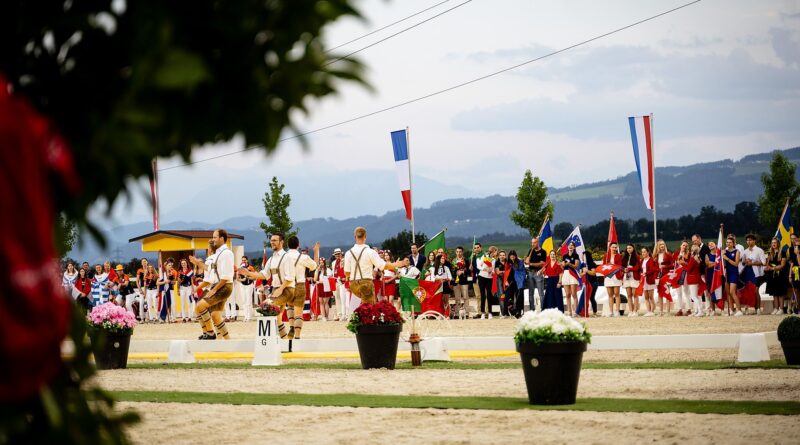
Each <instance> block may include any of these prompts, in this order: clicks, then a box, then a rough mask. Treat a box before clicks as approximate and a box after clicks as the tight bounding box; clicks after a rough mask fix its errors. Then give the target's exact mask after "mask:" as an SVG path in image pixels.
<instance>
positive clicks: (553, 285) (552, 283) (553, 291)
mask: <svg viewBox="0 0 800 445" xmlns="http://www.w3.org/2000/svg"><path fill="white" fill-rule="evenodd" d="M542 270H543V275H544V277H545V279H546V280H547V288H546V289H545V293H544V303H543V305H542V306H543V308H544V309H558V310H559V311H561V312H564V294H563V293H562V291H561V277H562V276H563V275H564V268H563V267H561V263H559V262H558V259H557V258H556V251H555V250H551V251H550V256H549V257H548V259H547V261H546V262H545V263H544V269H542Z"/></svg>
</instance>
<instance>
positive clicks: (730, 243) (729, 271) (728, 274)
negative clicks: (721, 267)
mask: <svg viewBox="0 0 800 445" xmlns="http://www.w3.org/2000/svg"><path fill="white" fill-rule="evenodd" d="M725 243H726V244H727V247H726V248H725V251H724V252H723V253H722V255H723V257H722V260H723V262H724V264H725V283H726V284H725V292H726V294H727V296H728V308H729V309H730V308H731V306H733V307H734V308H735V309H736V313H734V314H733V315H734V316H736V317H741V316H742V315H744V314H743V313H742V305H741V303H740V302H739V296H738V295H737V294H736V288H737V287H738V283H739V262H740V261H741V259H742V258H741V256H740V254H739V251H738V250H737V249H736V241H735V240H734V238H733V237H732V236H730V235H728V238H727V239H726V240H725ZM783 262H784V263H785V260H784V261H783ZM767 267H769V266H767ZM767 270H771V269H767ZM784 290H785V286H784ZM731 302H733V305H731Z"/></svg>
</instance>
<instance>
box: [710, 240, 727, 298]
mask: <svg viewBox="0 0 800 445" xmlns="http://www.w3.org/2000/svg"><path fill="white" fill-rule="evenodd" d="M723 242H725V238H724V237H723V235H722V226H721V225H720V226H719V237H718V238H717V251H716V252H714V254H715V255H716V258H715V260H714V275H713V276H712V278H711V283H710V285H709V291H710V292H709V293H710V294H711V299H712V300H713V301H715V302H716V303H717V305H718V306H720V309H722V308H723V307H724V304H725V301H724V299H723V298H722V294H723V293H722V286H723V284H724V283H725V277H724V276H723V275H722V271H723V269H724V266H723V265H722V246H723V244H722V243H723Z"/></svg>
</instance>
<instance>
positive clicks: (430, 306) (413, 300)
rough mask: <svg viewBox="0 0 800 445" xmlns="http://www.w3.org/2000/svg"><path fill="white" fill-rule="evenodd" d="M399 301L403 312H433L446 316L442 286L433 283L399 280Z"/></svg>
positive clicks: (406, 279)
mask: <svg viewBox="0 0 800 445" xmlns="http://www.w3.org/2000/svg"><path fill="white" fill-rule="evenodd" d="M400 301H401V302H402V305H403V310H404V311H411V310H413V311H414V312H416V313H422V312H428V311H434V312H438V313H440V314H442V315H447V314H446V313H445V312H446V311H445V306H444V302H443V301H442V285H441V283H437V282H435V281H426V280H414V279H412V278H405V277H403V278H400Z"/></svg>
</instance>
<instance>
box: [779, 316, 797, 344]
mask: <svg viewBox="0 0 800 445" xmlns="http://www.w3.org/2000/svg"><path fill="white" fill-rule="evenodd" d="M778 340H779V341H798V340H800V317H798V316H797V315H789V316H788V317H786V318H784V319H783V321H781V324H779V325H778Z"/></svg>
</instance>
